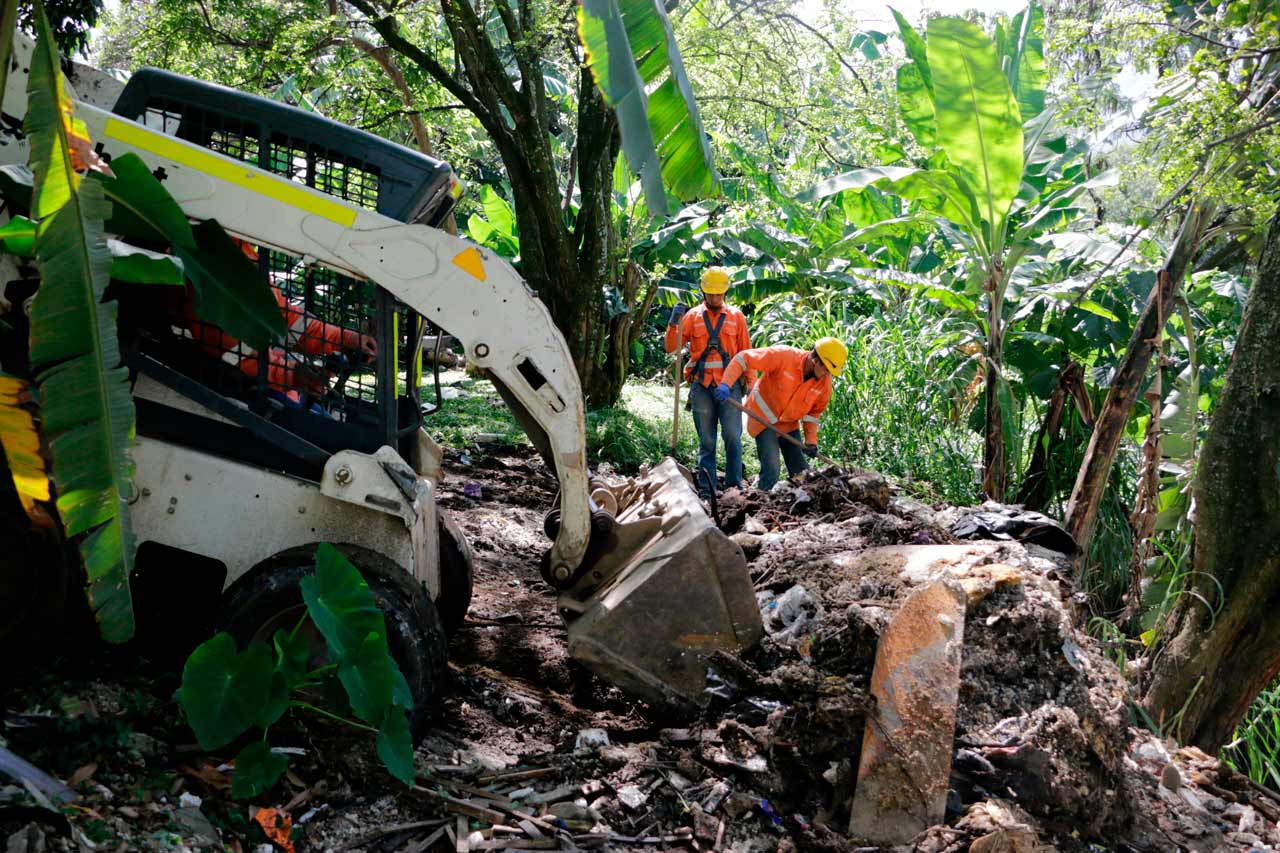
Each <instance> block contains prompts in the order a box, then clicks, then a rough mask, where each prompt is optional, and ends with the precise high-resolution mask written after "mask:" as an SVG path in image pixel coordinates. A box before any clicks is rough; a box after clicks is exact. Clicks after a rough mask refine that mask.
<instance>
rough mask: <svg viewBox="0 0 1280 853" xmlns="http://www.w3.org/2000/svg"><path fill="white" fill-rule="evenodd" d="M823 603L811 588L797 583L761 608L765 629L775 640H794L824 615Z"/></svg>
mask: <svg viewBox="0 0 1280 853" xmlns="http://www.w3.org/2000/svg"><path fill="white" fill-rule="evenodd" d="M824 612H825V611H824V610H823V608H822V604H821V603H819V601H818V599H817V598H815V597H814V596H813V594H812V593H811V592H809V590H807V589H805V588H804V587H803V586H801V585H799V584H796V585H795V586H793V587H791V589H789V590H787V591H786V592H784V593H783V594H782V595H780V596H778V597H777V598H775V599H773V600H772V601H769V602H768V603H767V604H765V605H764V607H762V608H761V611H760V615H761V617H762V618H763V620H764V629H765V631H767V632H768V633H769V634H770V635H771V636H772V637H773V638H774V639H775V640H781V641H782V642H792V641H794V640H797V639H799V638H800V637H802V636H803V635H804V634H805V633H807V632H808V631H809V629H810V627H811V626H812V625H813V624H814V622H816V621H817V620H818V619H820V618H821V617H822V616H823V615H824Z"/></svg>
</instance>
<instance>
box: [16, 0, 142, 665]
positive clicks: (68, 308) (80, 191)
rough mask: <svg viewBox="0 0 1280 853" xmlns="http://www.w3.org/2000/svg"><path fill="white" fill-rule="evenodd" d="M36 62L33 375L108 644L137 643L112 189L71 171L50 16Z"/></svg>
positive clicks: (130, 423)
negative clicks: (110, 229) (105, 193)
mask: <svg viewBox="0 0 1280 853" xmlns="http://www.w3.org/2000/svg"><path fill="white" fill-rule="evenodd" d="M36 25H37V31H38V38H37V41H36V48H35V52H34V53H33V55H32V57H31V65H30V69H31V70H30V77H29V79H28V91H27V96H28V104H27V116H26V125H25V130H26V133H27V136H28V138H29V140H30V145H31V148H30V152H29V154H30V158H29V163H30V165H31V169H32V173H33V176H34V178H33V181H34V183H33V186H34V191H33V196H32V218H33V219H34V220H35V221H36V223H37V224H36V238H35V255H36V262H37V264H38V266H39V268H40V276H41V282H42V285H41V287H40V289H39V290H38V291H36V296H35V300H34V301H33V303H32V308H31V348H30V355H31V364H32V367H33V369H34V371H35V373H36V379H37V383H38V384H39V388H40V399H41V413H42V416H43V419H44V420H43V429H44V434H45V438H46V439H47V441H48V443H49V447H50V450H51V451H52V455H53V480H54V483H55V485H56V486H57V491H58V501H57V506H58V513H59V514H60V515H61V516H62V520H63V524H64V526H65V528H66V533H67V535H68V536H81V535H84V534H87V535H85V536H84V538H83V539H82V540H81V541H80V543H79V544H80V554H81V558H82V560H83V561H84V565H85V572H86V575H87V577H88V595H89V603H90V606H91V607H92V608H93V611H94V615H95V616H96V618H97V620H98V625H99V627H100V629H101V631H102V636H103V638H104V639H106V640H107V641H108V642H112V643H122V642H125V641H126V640H128V639H129V638H130V637H132V636H133V632H134V618H133V600H132V597H131V595H130V592H129V574H130V572H131V571H132V569H133V553H134V539H133V531H132V528H131V526H130V524H129V508H128V504H127V503H126V501H127V497H128V495H129V494H130V492H131V491H132V482H131V480H132V475H133V461H132V460H131V459H130V458H129V452H128V451H129V447H130V446H131V445H132V444H133V435H134V410H133V398H132V397H131V395H130V393H129V388H128V385H127V384H126V383H127V379H128V372H127V371H126V370H125V369H124V368H123V367H121V366H120V350H119V342H118V340H117V334H116V305H115V303H114V302H109V303H103V302H102V295H103V292H104V291H105V290H106V286H107V281H108V276H109V273H110V268H111V255H110V253H109V252H108V251H107V242H106V235H105V233H104V231H103V219H104V218H105V217H106V214H107V205H106V202H105V201H104V200H103V197H102V191H101V189H100V187H99V186H98V185H97V184H96V183H94V182H91V181H88V182H86V181H82V180H81V178H80V175H79V174H77V173H76V171H75V170H74V168H73V163H72V159H71V145H72V143H73V140H72V134H74V135H75V136H76V140H77V141H78V143H79V144H82V145H83V144H87V142H88V140H87V139H86V138H85V137H83V135H82V134H81V131H82V130H83V124H82V123H80V122H79V121H78V120H76V119H75V118H74V114H73V112H72V110H73V102H72V101H71V100H70V98H69V97H68V96H67V93H66V90H65V88H64V84H63V79H62V70H61V66H60V63H59V58H58V54H57V49H56V47H55V45H54V42H53V36H52V33H51V31H50V29H49V22H48V20H46V18H45V16H44V12H43V10H42V9H41V8H40V7H39V6H37V7H36Z"/></svg>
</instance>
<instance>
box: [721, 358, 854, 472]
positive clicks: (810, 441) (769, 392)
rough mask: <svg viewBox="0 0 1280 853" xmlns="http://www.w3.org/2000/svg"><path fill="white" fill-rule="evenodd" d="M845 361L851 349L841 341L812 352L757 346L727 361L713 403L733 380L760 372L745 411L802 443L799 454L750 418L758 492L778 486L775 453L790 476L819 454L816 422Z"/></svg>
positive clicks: (723, 395)
mask: <svg viewBox="0 0 1280 853" xmlns="http://www.w3.org/2000/svg"><path fill="white" fill-rule="evenodd" d="M848 360H849V351H848V350H847V349H846V348H845V345H844V344H843V343H841V342H840V341H838V340H836V339H835V338H823V339H822V340H820V341H818V342H817V343H816V344H814V345H813V349H811V350H803V349H798V348H796V347H789V346H785V345H779V346H772V347H761V348H760V349H749V350H744V351H742V352H740V353H738V354H737V355H736V356H734V357H733V359H732V360H731V361H730V362H729V367H728V368H727V369H726V370H725V372H724V377H723V378H722V381H721V383H720V385H719V386H717V387H716V392H715V395H716V399H717V400H727V399H729V397H730V395H731V393H732V386H733V384H734V383H735V382H737V381H738V380H739V379H740V378H741V377H742V376H744V375H745V376H748V377H750V376H753V375H754V374H755V372H756V371H759V372H760V373H761V374H762V375H761V376H760V378H759V379H758V380H757V381H756V382H755V388H754V389H753V390H752V392H751V394H750V395H749V396H748V397H747V403H746V406H747V411H749V412H751V413H752V414H754V415H756V417H757V418H760V419H762V420H763V421H766V422H768V423H769V424H772V425H773V427H774V428H776V429H778V430H780V431H782V432H784V433H787V434H789V435H791V436H792V437H793V438H796V439H799V440H802V441H803V442H804V449H803V450H801V449H800V448H799V447H797V446H796V445H794V444H792V443H791V442H789V441H782V440H781V439H779V437H778V434H777V433H776V432H774V431H773V430H771V429H768V428H767V427H766V426H765V425H764V423H761V421H760V420H757V419H756V418H749V419H748V421H747V423H748V426H747V429H748V431H749V432H750V433H751V435H752V436H754V437H755V440H756V453H757V455H759V457H760V479H759V481H758V482H757V483H756V485H757V486H758V487H759V488H761V489H765V490H768V489H771V488H773V486H774V484H775V483H777V482H778V474H779V470H780V465H779V460H778V455H779V453H781V455H782V458H783V459H784V460H786V463H787V476H789V477H794V476H795V475H796V474H799V473H800V472H801V471H803V470H804V469H805V468H807V467H809V463H808V460H807V459H806V458H805V457H809V458H810V459H811V458H813V457H815V456H817V455H818V420H819V418H821V417H822V413H823V412H824V411H826V409H827V403H828V402H830V400H831V377H832V376H839V375H840V374H841V373H844V366H845V362H847V361H848ZM802 428H803V431H804V437H803V439H801V435H800V433H801V429H802Z"/></svg>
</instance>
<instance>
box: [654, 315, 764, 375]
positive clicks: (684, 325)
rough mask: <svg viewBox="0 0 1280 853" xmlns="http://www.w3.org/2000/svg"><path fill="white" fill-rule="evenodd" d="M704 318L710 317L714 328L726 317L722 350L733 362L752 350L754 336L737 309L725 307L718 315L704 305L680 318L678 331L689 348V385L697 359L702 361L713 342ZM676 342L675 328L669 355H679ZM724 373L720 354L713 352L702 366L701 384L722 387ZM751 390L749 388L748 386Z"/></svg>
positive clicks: (668, 345)
mask: <svg viewBox="0 0 1280 853" xmlns="http://www.w3.org/2000/svg"><path fill="white" fill-rule="evenodd" d="M703 314H707V315H709V317H708V319H709V320H710V321H711V325H712V327H713V328H714V327H715V325H716V323H718V322H719V321H720V316H721V315H722V314H723V315H724V325H723V326H722V327H721V328H720V348H721V349H723V350H724V351H725V352H727V353H728V354H729V356H730V358H732V357H733V356H734V355H735V354H737V353H739V352H741V351H742V350H744V349H750V347H751V336H750V334H749V333H748V331H747V318H746V316H745V315H744V314H743V313H742V312H741V311H739V310H738V309H737V308H734V307H733V306H732V305H729V304H726V305H725V306H724V308H722V309H721V310H719V311H711V310H709V309H708V308H707V306H706V304H705V303H703V304H702V305H697V306H695V307H693V308H690V309H689V310H688V311H687V312H685V315H684V317H682V318H681V320H680V329H679V334H680V335H683V339H684V342H685V343H687V344H688V345H689V361H688V363H687V364H685V368H684V378H685V380H686V381H689V382H692V381H693V370H694V365H696V364H697V363H698V359H699V358H701V357H702V353H703V352H704V351H705V350H706V349H707V340H708V339H709V338H710V333H709V332H708V331H707V322H706V320H703V319H702V315H703ZM676 341H677V330H676V329H675V328H674V327H672V326H667V339H666V349H667V352H675V351H676ZM724 370H725V365H724V363H723V359H721V357H720V353H718V352H715V351H714V350H713V351H711V352H709V353H707V360H706V362H705V363H704V364H703V375H702V383H701V384H703V385H708V386H715V385H719V384H720V383H721V382H722V381H724V379H723V376H724ZM748 387H750V386H749V385H748Z"/></svg>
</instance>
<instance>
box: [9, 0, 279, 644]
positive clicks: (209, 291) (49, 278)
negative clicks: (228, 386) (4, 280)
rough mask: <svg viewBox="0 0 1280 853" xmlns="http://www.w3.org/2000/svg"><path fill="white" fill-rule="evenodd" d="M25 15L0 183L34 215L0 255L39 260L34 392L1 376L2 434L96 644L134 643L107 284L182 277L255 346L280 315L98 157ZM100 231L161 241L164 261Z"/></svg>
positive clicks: (33, 318)
mask: <svg viewBox="0 0 1280 853" xmlns="http://www.w3.org/2000/svg"><path fill="white" fill-rule="evenodd" d="M33 11H34V19H35V23H36V29H37V41H36V47H35V51H34V53H33V55H32V58H31V66H30V75H29V79H28V106H27V115H26V120H25V124H24V131H25V132H26V135H27V137H28V140H29V144H30V151H29V168H28V169H25V170H24V169H21V168H17V167H6V168H5V169H4V174H3V176H2V177H3V179H2V180H0V189H2V190H3V192H4V195H5V201H6V204H7V205H8V206H9V209H10V211H15V210H19V209H20V210H25V211H28V212H29V214H30V216H29V218H27V217H23V216H21V215H15V216H12V217H11V218H10V221H9V222H8V223H6V224H5V226H4V228H3V229H0V247H2V248H3V250H4V251H5V252H7V253H9V254H12V255H16V256H18V257H19V258H34V260H35V263H36V266H37V268H38V270H39V273H40V286H39V288H38V289H37V291H36V294H35V297H34V299H33V300H32V303H31V308H30V348H29V359H28V360H29V369H30V374H31V377H30V378H31V379H33V380H34V381H33V382H30V381H28V378H27V377H10V376H4V375H0V424H3V427H4V429H3V445H4V449H5V455H6V457H7V460H8V468H9V473H10V475H11V476H12V478H13V481H14V486H15V488H16V489H17V491H18V494H19V498H20V499H21V501H22V505H23V507H24V508H25V509H26V510H27V512H28V515H29V516H31V519H32V522H33V523H35V524H44V523H46V522H45V516H44V513H43V507H42V506H41V503H42V502H43V501H47V500H48V499H49V498H50V497H52V496H53V495H54V494H56V507H57V511H58V515H59V516H60V517H61V520H62V525H63V529H64V530H65V533H66V535H67V536H68V537H75V538H78V539H79V542H78V545H79V550H80V555H81V559H82V560H83V563H84V567H85V570H86V574H87V580H88V589H87V593H88V598H89V602H90V605H91V607H92V609H93V611H94V614H95V617H96V618H97V620H98V624H99V628H100V631H101V634H102V636H103V638H104V639H105V640H107V641H108V642H115V643H120V642H125V641H127V640H128V639H129V638H130V637H131V636H132V635H133V632H134V614H133V605H132V596H131V594H130V590H129V574H130V572H131V571H132V568H133V556H134V537H133V532H132V528H131V525H130V523H129V511H128V504H127V501H128V498H129V495H130V493H131V491H132V475H133V462H132V460H131V459H130V456H129V448H130V447H131V445H132V444H133V440H134V407H133V400H132V397H131V395H130V392H129V387H128V384H127V379H128V372H127V370H126V369H125V368H124V367H123V366H122V364H121V356H120V348H119V343H118V339H117V331H116V310H117V306H116V303H115V302H114V301H108V302H104V301H103V295H104V293H105V291H106V288H107V284H108V282H109V281H110V280H111V279H112V278H116V279H117V280H119V281H122V282H133V283H139V284H169V285H180V284H182V283H183V281H184V280H187V279H189V280H190V281H191V282H192V283H193V288H194V290H195V296H196V309H197V312H198V313H199V314H200V315H201V316H202V317H203V318H204V319H208V320H210V321H211V322H214V323H216V324H217V325H219V326H221V327H222V328H224V329H226V330H227V331H228V332H232V333H233V334H235V335H236V336H237V337H240V338H241V339H243V340H246V341H250V342H255V343H256V344H257V345H262V346H265V345H267V344H269V343H270V342H271V341H273V340H275V339H278V338H279V337H281V336H282V335H283V333H284V318H283V316H282V315H281V312H280V309H279V306H278V304H277V303H276V301H275V297H274V296H273V294H272V293H271V290H270V288H269V286H268V284H267V282H266V281H265V280H264V279H263V278H262V277H261V275H260V274H259V273H258V272H257V270H256V268H254V267H253V266H252V265H251V264H249V263H248V261H247V260H245V259H244V257H243V255H242V254H241V253H240V251H239V250H238V249H237V248H236V247H235V246H234V245H233V244H232V243H231V239H230V238H229V237H228V236H227V234H226V232H225V231H223V230H222V228H221V227H220V226H218V224H217V223H216V222H212V221H209V222H204V223H200V224H199V225H197V226H195V227H194V228H193V227H192V226H191V225H190V224H189V223H188V222H187V220H186V217H185V215H184V214H183V213H182V210H181V208H180V207H179V206H178V204H177V203H176V202H175V201H174V200H173V199H172V198H171V197H170V196H169V194H168V193H167V192H166V191H165V190H164V189H163V188H162V187H161V186H160V184H159V182H158V181H157V180H156V179H155V178H154V177H152V176H151V174H150V171H149V170H148V169H147V168H146V167H145V165H143V164H142V161H141V160H139V159H138V158H137V157H136V156H135V155H132V154H126V155H123V156H121V157H117V158H115V160H114V161H113V163H112V166H113V167H114V169H115V173H112V170H111V168H109V167H108V166H107V165H106V164H105V162H103V161H102V160H101V159H99V158H98V156H97V154H96V153H94V151H93V142H92V140H91V139H90V138H89V136H88V133H87V130H86V128H85V125H84V123H83V122H82V121H80V120H79V119H77V118H76V116H75V103H74V101H73V100H72V99H71V98H70V96H69V93H68V91H67V88H66V84H65V81H64V79H63V76H62V70H61V65H60V60H59V57H58V53H57V48H56V45H55V43H54V40H53V36H52V32H51V29H50V26H49V22H48V19H47V18H46V16H45V14H44V11H43V7H42V6H41V5H40V4H39V3H38V2H37V3H36V4H35V7H34V10H33ZM0 17H3V16H2V15H0ZM108 233H112V234H117V235H132V236H137V237H141V238H142V239H144V240H147V241H151V242H167V243H169V244H170V246H171V251H172V252H173V255H172V256H170V255H167V254H161V253H156V252H150V251H145V250H142V249H139V248H137V247H134V246H130V245H128V244H127V243H125V242H123V241H121V240H116V239H113V238H109V237H108V236H107V235H108ZM233 330H234V331H233ZM35 408H38V416H36V415H33V409H35ZM49 461H51V464H47V463H48V462H49ZM50 478H51V479H52V484H53V486H54V487H55V488H54V489H50V488H49V485H50V483H49V480H50Z"/></svg>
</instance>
